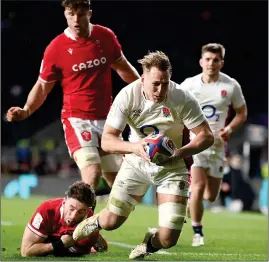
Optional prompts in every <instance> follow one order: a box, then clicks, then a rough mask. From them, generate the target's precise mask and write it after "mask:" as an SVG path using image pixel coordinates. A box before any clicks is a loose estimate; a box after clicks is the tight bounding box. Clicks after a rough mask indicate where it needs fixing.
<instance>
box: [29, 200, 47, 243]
mask: <svg viewBox="0 0 269 262" xmlns="http://www.w3.org/2000/svg"><path fill="white" fill-rule="evenodd" d="M27 226H28V228H29V229H30V230H31V231H32V232H34V233H35V234H37V235H38V236H40V237H43V238H47V237H48V227H49V225H48V217H47V210H46V204H45V203H42V204H41V205H40V206H39V207H38V208H37V209H36V211H35V212H34V214H33V216H32V217H31V219H30V221H29V223H28V225H27Z"/></svg>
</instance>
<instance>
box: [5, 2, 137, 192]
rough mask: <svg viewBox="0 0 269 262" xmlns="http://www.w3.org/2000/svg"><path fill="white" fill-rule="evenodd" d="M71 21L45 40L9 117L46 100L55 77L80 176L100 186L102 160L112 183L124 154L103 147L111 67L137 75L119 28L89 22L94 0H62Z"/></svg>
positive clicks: (23, 115)
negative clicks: (34, 74)
mask: <svg viewBox="0 0 269 262" xmlns="http://www.w3.org/2000/svg"><path fill="white" fill-rule="evenodd" d="M62 6H63V7H64V8H65V11H64V15H65V17H66V20H67V24H68V27H67V28H66V29H65V30H64V32H63V33H62V34H60V35H58V36H57V37H56V38H55V39H53V40H52V41H51V43H50V44H49V45H48V46H47V48H46V50H45V53H44V57H43V60H42V64H41V68H40V75H39V78H38V80H37V82H36V84H35V85H34V87H33V88H32V90H31V92H30V93H29V95H28V99H27V102H26V104H25V106H24V107H23V108H20V107H11V108H10V109H9V110H8V112H7V120H8V121H11V122H12V121H17V120H24V119H25V118H27V117H29V116H30V115H31V114H32V113H33V112H35V111H36V110H37V109H38V108H39V107H40V106H41V105H42V104H43V103H44V101H45V99H46V97H47V95H48V94H49V93H50V91H51V90H52V88H53V87H54V84H55V82H56V81H60V82H61V85H62V88H63V108H62V113H61V118H62V123H63V127H64V132H65V140H66V144H67V147H68V150H69V153H70V156H71V157H73V158H74V160H75V162H76V164H77V166H78V167H79V169H80V171H81V176H82V180H83V181H84V182H86V183H88V184H90V185H92V186H93V188H94V189H96V187H97V185H98V180H99V177H100V176H101V174H102V173H101V166H102V170H103V175H104V177H105V179H106V180H107V182H108V184H109V185H110V186H111V185H112V183H113V182H114V179H115V176H116V174H117V171H118V170H119V165H120V163H121V156H118V155H106V156H105V154H104V152H102V151H101V148H100V138H101V135H102V132H103V126H104V123H105V120H106V116H107V114H108V111H109V109H110V106H111V103H112V80H111V68H112V69H114V70H115V71H116V72H117V73H118V75H119V76H120V77H121V78H122V79H123V80H124V81H125V82H127V83H131V82H133V81H134V80H136V79H138V78H139V74H138V72H137V71H136V69H135V68H134V67H133V66H132V65H131V64H130V63H129V62H128V61H127V59H126V58H125V56H124V54H123V52H122V50H121V45H120V44H119V42H118V40H117V37H116V36H115V34H114V33H113V32H112V31H111V30H110V29H109V28H106V27H103V26H100V25H95V24H91V23H89V21H90V18H91V15H92V10H91V9H90V0H63V1H62Z"/></svg>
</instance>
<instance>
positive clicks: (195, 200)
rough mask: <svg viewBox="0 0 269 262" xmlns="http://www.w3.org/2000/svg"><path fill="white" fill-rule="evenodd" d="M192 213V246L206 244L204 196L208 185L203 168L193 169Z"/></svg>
mask: <svg viewBox="0 0 269 262" xmlns="http://www.w3.org/2000/svg"><path fill="white" fill-rule="evenodd" d="M191 172H192V181H191V198H190V213H191V220H192V227H193V231H194V237H193V243H192V246H200V245H203V244H204V240H203V231H202V217H203V214H204V207H203V196H204V192H205V188H206V183H207V177H208V175H207V172H206V170H205V169H204V168H201V167H192V169H191Z"/></svg>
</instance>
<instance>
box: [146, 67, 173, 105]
mask: <svg viewBox="0 0 269 262" xmlns="http://www.w3.org/2000/svg"><path fill="white" fill-rule="evenodd" d="M170 77H171V75H170V73H169V71H168V70H167V71H160V70H159V69H158V68H156V67H152V68H151V69H150V71H145V72H143V75H142V77H141V80H142V83H143V86H144V93H145V96H146V98H147V99H148V100H150V101H153V102H154V103H160V102H162V101H163V100H164V99H165V97H166V94H167V91H168V86H169V80H170Z"/></svg>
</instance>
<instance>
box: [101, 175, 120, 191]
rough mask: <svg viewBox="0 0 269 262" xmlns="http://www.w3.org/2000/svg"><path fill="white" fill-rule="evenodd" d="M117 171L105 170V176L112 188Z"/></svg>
mask: <svg viewBox="0 0 269 262" xmlns="http://www.w3.org/2000/svg"><path fill="white" fill-rule="evenodd" d="M116 175H117V172H103V178H104V179H105V180H106V182H107V184H108V186H109V187H110V188H111V187H112V185H113V183H114V181H115V178H116Z"/></svg>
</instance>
